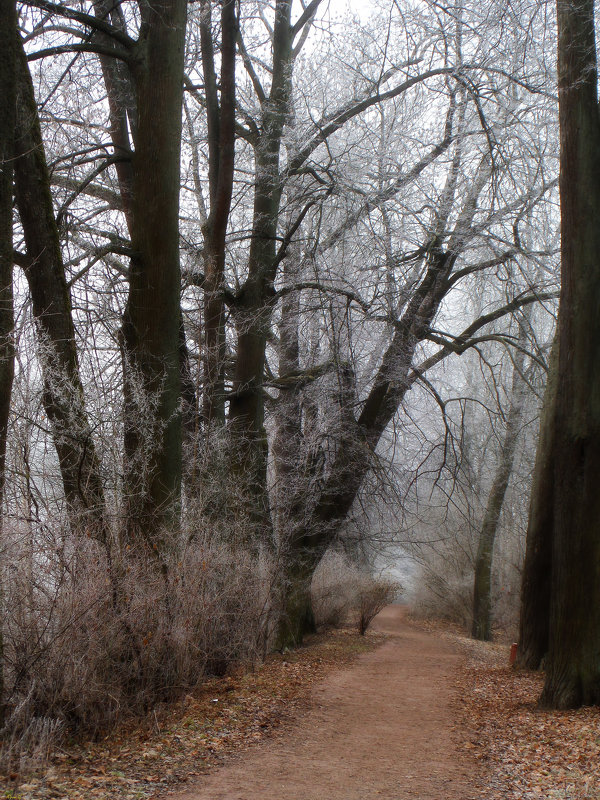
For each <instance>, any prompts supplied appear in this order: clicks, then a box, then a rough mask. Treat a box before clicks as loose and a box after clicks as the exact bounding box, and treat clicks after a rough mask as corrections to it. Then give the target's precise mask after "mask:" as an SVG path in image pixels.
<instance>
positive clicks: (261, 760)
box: [173, 606, 478, 800]
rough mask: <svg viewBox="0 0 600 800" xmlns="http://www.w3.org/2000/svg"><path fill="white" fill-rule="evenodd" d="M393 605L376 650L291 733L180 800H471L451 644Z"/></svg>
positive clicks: (329, 684)
mask: <svg viewBox="0 0 600 800" xmlns="http://www.w3.org/2000/svg"><path fill="white" fill-rule="evenodd" d="M404 617H405V609H404V608H403V607H401V606H391V607H389V608H387V609H385V610H384V611H383V612H382V613H381V614H380V615H379V617H378V618H377V621H376V627H377V628H378V629H379V630H383V631H385V632H386V633H389V634H391V636H390V639H389V640H388V641H387V642H386V643H385V644H384V645H382V646H381V647H379V648H378V649H377V650H375V651H374V652H372V653H369V654H367V655H364V656H361V657H360V658H359V659H358V660H357V661H356V662H355V663H354V664H353V665H352V666H351V667H350V668H347V669H344V670H343V671H340V672H338V673H335V674H334V675H332V676H330V677H329V678H328V679H327V680H326V681H325V682H324V683H323V684H321V685H320V686H319V687H318V689H316V691H315V696H314V704H313V707H312V708H311V710H310V711H309V712H308V713H307V714H306V715H305V716H303V717H302V718H301V719H300V720H299V721H298V723H297V725H295V726H294V727H293V728H292V729H288V730H286V731H284V732H283V733H282V735H281V736H278V737H276V738H274V739H270V740H267V741H264V742H262V743H260V744H259V745H257V746H256V747H254V748H252V749H251V750H249V751H246V752H245V753H243V754H241V756H240V757H239V759H237V760H236V761H234V762H230V764H228V765H226V766H225V767H222V768H221V769H218V770H217V771H215V772H213V773H212V774H210V775H207V776H206V777H205V778H204V779H202V780H201V781H200V782H199V783H198V784H197V785H196V786H195V787H194V788H193V789H187V790H186V792H185V793H180V794H176V795H174V796H173V800H371V798H373V800H408V798H413V800H471V798H476V797H477V796H478V792H477V783H478V781H477V769H478V767H477V765H476V764H475V763H474V760H473V759H472V758H471V757H470V755H469V753H468V749H465V747H464V745H465V743H466V737H467V732H466V731H464V730H461V728H460V726H458V727H457V726H456V719H455V713H454V711H453V698H454V689H453V671H454V670H455V669H456V667H457V666H458V665H459V663H460V662H461V658H462V657H461V655H460V654H459V653H458V652H457V650H456V649H455V648H454V647H453V645H452V644H451V643H450V642H447V641H445V640H443V639H440V638H439V637H437V636H436V635H435V634H430V633H427V632H424V631H422V630H419V629H417V628H415V627H412V626H411V625H409V624H408V623H406V622H405V620H404Z"/></svg>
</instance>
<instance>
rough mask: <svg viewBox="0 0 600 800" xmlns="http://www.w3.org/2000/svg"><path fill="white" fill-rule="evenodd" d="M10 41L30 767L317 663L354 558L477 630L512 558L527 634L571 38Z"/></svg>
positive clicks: (264, 34) (504, 609)
mask: <svg viewBox="0 0 600 800" xmlns="http://www.w3.org/2000/svg"><path fill="white" fill-rule="evenodd" d="M12 13H13V9H11V8H10V3H6V2H5V3H4V4H3V14H5V15H6V17H5V19H6V23H4V21H3V24H2V25H0V29H1V30H2V31H3V36H4V35H5V32H6V31H7V30H13V31H14V30H15V28H16V29H17V30H18V36H17V37H11V36H9V37H8V38H7V42H6V47H4V48H3V49H2V52H3V53H4V55H3V56H2V60H1V74H0V81H1V82H2V86H6V87H7V90H6V92H4V91H3V92H2V97H3V115H2V124H1V130H0V133H1V136H0V147H1V152H2V153H3V154H5V153H7V152H10V153H13V154H14V158H12V159H11V158H6V156H5V155H3V164H4V166H3V171H2V179H3V183H2V202H3V206H2V207H3V209H4V211H3V215H2V221H3V225H4V228H3V234H2V246H3V248H4V249H3V250H2V253H1V255H0V258H1V269H2V272H1V273H0V274H1V276H2V277H1V281H2V292H3V294H2V296H1V302H2V315H1V317H0V326H1V331H0V333H1V335H2V337H3V339H2V342H3V345H2V351H1V352H0V357H1V364H2V380H1V382H0V383H1V388H2V393H3V394H2V397H1V398H0V400H1V402H0V413H2V414H3V415H4V416H3V417H2V420H0V421H2V425H3V427H2V431H3V437H2V440H1V441H0V445H1V447H2V448H5V449H6V461H5V463H4V467H3V472H2V479H3V481H4V495H3V509H4V513H3V528H2V541H3V546H2V553H3V565H2V570H3V582H4V617H3V619H4V651H3V665H4V708H5V712H6V718H7V725H8V726H9V728H10V726H12V728H10V729H11V730H12V731H17V732H18V733H16V734H15V736H21V735H22V733H23V730H26V729H27V726H28V725H30V724H32V723H31V720H32V719H42V720H50V721H51V723H52V724H56V725H57V726H61V725H72V726H75V727H76V726H89V727H92V728H94V727H96V726H101V725H104V724H106V723H107V722H111V721H112V720H114V719H115V718H116V717H118V716H119V715H120V714H122V713H123V711H124V709H126V708H129V707H131V706H135V707H136V708H142V709H143V708H144V707H147V706H148V705H150V704H151V703H152V702H154V701H155V700H156V699H160V698H162V697H165V696H171V695H172V694H173V693H174V692H175V691H176V690H180V688H181V687H182V686H185V685H190V684H193V683H194V682H196V681H197V680H198V679H199V678H200V676H201V675H202V674H205V673H210V672H213V673H214V672H217V673H218V672H220V671H223V670H224V669H226V667H227V664H228V663H229V662H230V661H232V660H244V659H246V660H247V659H256V658H260V657H261V655H262V654H264V652H266V650H267V649H268V648H270V647H273V646H287V645H289V644H293V643H297V642H299V641H301V639H302V636H303V635H304V633H305V632H306V631H308V630H310V629H311V627H312V626H313V625H314V617H313V613H312V608H311V598H310V584H311V580H312V576H313V573H314V572H315V570H316V569H317V568H319V564H320V563H321V561H322V559H323V557H324V555H325V554H329V555H328V558H331V555H330V554H331V553H332V552H335V553H336V554H339V553H340V552H343V553H345V554H346V558H348V559H349V560H350V561H351V562H352V563H354V564H358V565H359V568H360V569H361V570H363V571H364V572H369V571H370V570H373V569H374V568H375V567H376V566H380V565H381V563H382V561H381V560H382V558H385V559H388V560H389V554H390V552H392V553H394V554H397V553H398V552H399V550H398V547H400V546H401V547H402V552H404V553H405V554H406V553H408V554H409V555H411V556H412V557H413V558H415V559H416V560H417V563H419V564H420V572H419V573H418V578H417V582H418V584H419V590H420V592H421V594H422V595H423V593H424V592H425V589H427V591H426V592H425V594H426V597H425V600H426V601H427V602H428V603H429V604H431V603H432V599H433V598H437V600H436V604H437V606H438V610H442V611H443V612H444V613H446V612H447V613H451V614H453V615H459V616H460V617H461V618H463V619H464V621H465V622H467V623H468V624H470V616H471V603H472V592H473V579H474V571H475V564H476V560H477V553H478V549H479V550H480V551H481V550H482V548H483V551H484V552H483V555H484V561H485V560H486V559H487V567H484V573H485V574H486V575H487V579H486V580H484V584H486V586H487V588H486V590H485V593H486V597H485V598H484V600H483V602H484V606H485V608H487V609H488V612H489V613H488V615H487V621H486V622H485V623H484V627H483V628H482V629H481V630H482V631H483V633H484V635H488V634H489V630H490V625H491V624H492V622H493V620H494V614H495V619H496V622H497V623H501V624H505V623H506V625H507V626H508V627H509V628H510V626H511V625H513V624H514V617H515V609H516V604H515V603H514V602H513V601H512V600H511V598H514V597H515V596H516V595H517V594H518V587H519V583H520V569H521V562H522V557H523V552H524V530H525V527H526V518H527V506H528V494H529V486H530V476H531V470H532V463H533V455H534V449H535V441H536V436H537V428H538V412H539V407H540V404H541V397H542V395H543V387H544V384H545V375H546V370H547V362H548V357H549V350H550V343H551V340H552V337H553V331H554V321H555V317H556V309H557V296H558V295H557V290H558V278H559V275H558V271H559V254H558V246H559V245H558V238H559V237H558V225H559V212H558V207H557V204H558V186H557V175H558V127H557V98H556V90H555V82H556V81H555V74H554V71H555V66H554V60H555V57H554V49H555V45H554V21H553V19H552V16H551V9H550V8H549V7H547V6H544V5H541V6H540V5H536V4H533V5H530V4H525V3H523V4H519V3H517V4H511V6H510V7H509V8H507V7H506V5H505V4H504V3H491V4H490V3H486V4H481V3H470V2H465V3H461V4H459V5H457V6H452V7H442V6H439V5H438V4H437V3H434V2H432V3H429V2H411V3H402V4H400V3H397V2H391V3H389V4H386V3H384V4H380V5H378V7H377V8H374V9H373V10H372V13H371V14H370V15H369V16H368V17H365V16H364V15H362V16H361V19H360V20H357V19H354V18H353V17H352V15H351V14H345V13H344V14H342V13H340V12H338V11H337V10H336V8H335V7H334V6H331V7H329V6H328V4H327V2H326V0H322V2H320V0H313V1H312V2H310V3H307V2H304V3H303V2H300V3H296V2H295V1H294V2H292V0H277V2H274V3H267V2H265V3H263V2H249V1H248V2H247V1H246V0H242V2H241V3H237V4H236V3H231V2H226V3H211V2H209V0H201V2H200V3H196V4H191V5H189V6H186V4H185V3H184V2H183V0H160V2H152V3H148V2H146V1H145V0H144V1H143V2H142V1H141V0H140V2H128V1H127V2H121V3H115V4H113V3H112V2H109V1H108V0H92V1H91V2H81V3H77V4H70V5H63V4H54V3H50V2H46V0H37V1H36V2H31V3H23V4H19V5H18V7H17V18H18V19H17V22H16V23H15V21H14V19H12V20H11V14H12ZM11 93H12V94H11ZM11 97H14V98H15V100H14V102H13V100H12V99H11ZM4 107H6V114H5V113H4ZM15 107H16V114H15V117H14V118H12V117H11V113H12V111H11V109H13V108H15ZM9 112H11V113H9ZM13 133H14V134H15V135H13ZM11 172H12V174H11ZM13 184H14V207H13V210H14V219H13V221H12V242H13V247H12V248H11V247H10V246H7V242H8V241H10V238H11V237H10V223H11V217H12V215H11V214H10V213H9V209H10V208H11V206H12V205H13ZM11 249H12V252H11ZM11 274H12V280H11ZM11 285H12V287H14V302H13V300H12V299H11V290H10V287H11ZM13 371H14V380H12V374H13ZM11 385H12V391H11ZM517 409H518V413H517ZM507 448H508V450H510V453H508V450H507ZM1 453H2V450H0V455H1ZM508 456H510V458H509V457H508ZM1 465H2V461H1V459H0V466H1ZM502 470H503V471H504V472H503V475H500V472H501V471H502ZM501 484H503V486H502V487H501V488H503V491H502V492H499V491H498V489H499V487H500V486H501ZM494 493H495V494H494ZM500 495H502V496H500ZM492 528H493V530H492ZM482 529H483V530H484V535H485V537H486V538H485V541H484V542H483V544H482V543H481V542H480V534H481V531H482ZM492 554H493V555H494V560H493V564H492V566H491V572H490V569H489V567H490V563H491V556H492ZM480 555H481V553H480ZM336 558H337V556H336ZM320 569H321V570H323V569H324V567H323V566H321V567H320ZM489 591H491V593H492V594H491V597H492V603H491V605H490V602H489V600H488V599H487V596H488V593H489ZM486 613H487V612H486ZM490 614H491V616H490ZM59 664H60V669H59V666H58V665H59ZM84 687H85V688H84ZM107 696H110V697H111V698H113V699H112V700H111V701H110V702H107V701H106V697H107ZM19 708H21V709H22V710H21V711H19V712H18V713H19V714H21V717H20V718H17V716H15V715H16V714H17V709H19ZM23 709H25V710H23ZM24 720H25V721H24ZM51 723H48V724H49V725H50V724H51ZM31 735H32V736H34V734H33V733H32V734H31ZM34 738H35V737H34Z"/></svg>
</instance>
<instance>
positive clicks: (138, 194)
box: [122, 0, 186, 543]
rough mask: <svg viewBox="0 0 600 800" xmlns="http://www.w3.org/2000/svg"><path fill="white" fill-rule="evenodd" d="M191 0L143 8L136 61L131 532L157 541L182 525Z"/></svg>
mask: <svg viewBox="0 0 600 800" xmlns="http://www.w3.org/2000/svg"><path fill="white" fill-rule="evenodd" d="M185 21H186V3H185V0H158V2H154V3H152V5H149V6H144V17H143V23H142V29H141V31H140V37H139V41H138V47H139V58H138V59H137V61H136V62H135V68H134V73H133V77H134V83H135V90H136V107H137V136H136V148H135V153H134V155H133V191H132V220H131V244H132V248H133V251H134V253H135V255H134V256H133V257H132V259H131V266H130V276H129V295H128V299H127V306H126V310H125V314H124V319H123V328H122V331H123V337H122V341H123V351H124V362H125V377H126V384H127V386H126V403H125V414H126V418H127V419H126V427H127V431H126V441H125V449H126V453H125V459H126V464H125V496H126V504H127V512H126V513H127V528H128V532H129V535H131V536H136V537H137V536H139V535H140V534H141V535H142V536H143V538H145V539H150V540H151V541H153V542H154V543H156V538H157V536H159V535H160V533H161V532H162V531H163V530H164V529H169V528H173V527H174V526H176V525H177V523H178V520H179V509H180V494H181V473H182V466H181V440H182V426H181V410H180V399H181V375H180V363H179V358H180V285H181V284H180V267H179V186H180V178H179V159H180V148H181V112H182V96H183V51H184V41H185Z"/></svg>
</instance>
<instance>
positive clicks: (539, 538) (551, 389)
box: [515, 332, 558, 669]
mask: <svg viewBox="0 0 600 800" xmlns="http://www.w3.org/2000/svg"><path fill="white" fill-rule="evenodd" d="M557 372H558V332H557V334H556V335H555V337H554V343H553V345H552V352H551V354H550V363H549V366H548V379H547V383H546V391H545V394H544V405H543V408H542V413H541V420H540V433H539V439H538V446H537V452H536V456H535V466H534V470H533V483H532V486H531V499H530V502H529V521H528V523H527V546H526V550H525V562H524V564H523V578H522V582H521V612H520V619H519V647H518V650H517V659H516V661H515V666H516V667H517V668H519V669H539V668H540V667H541V665H542V661H543V659H544V657H545V655H546V653H547V652H548V628H549V624H550V592H551V574H552V543H553V539H554V513H553V510H554V459H555V455H554V416H555V402H556V380H557V377H558V376H557Z"/></svg>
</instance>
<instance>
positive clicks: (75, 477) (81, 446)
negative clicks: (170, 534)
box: [15, 43, 109, 541]
mask: <svg viewBox="0 0 600 800" xmlns="http://www.w3.org/2000/svg"><path fill="white" fill-rule="evenodd" d="M17 50H18V52H17V71H18V79H17V119H16V135H15V156H16V157H15V194H16V201H17V208H18V211H19V217H20V219H21V224H22V226H23V233H24V237H25V245H26V249H27V262H28V263H27V265H26V268H25V276H26V278H27V282H28V285H29V291H30V293H31V300H32V306H33V314H34V317H35V319H36V322H37V328H38V338H39V358H40V363H41V367H42V375H43V382H44V393H43V403H44V409H45V411H46V414H47V415H48V419H49V420H50V423H51V425H52V435H53V439H54V444H55V447H56V451H57V453H58V459H59V462H60V470H61V476H62V482H63V486H64V492H65V499H66V502H67V507H68V512H69V516H70V520H71V524H72V526H73V527H74V528H75V529H77V530H84V529H88V530H89V532H90V533H92V534H93V535H94V536H96V537H97V538H99V539H101V540H102V541H106V540H107V537H108V535H109V529H108V525H107V521H106V513H105V512H106V508H105V501H104V489H103V485H102V478H101V474H100V464H99V461H98V457H97V455H96V449H95V446H94V442H93V439H92V433H91V429H90V425H89V422H88V418H87V414H86V410H85V400H84V394H83V387H82V384H81V379H80V376H79V364H78V358H77V349H76V343H75V330H74V327H73V318H72V313H71V298H70V294H69V289H68V287H67V282H66V278H65V272H64V267H63V262H62V254H61V249H60V240H59V233H58V228H57V225H56V220H55V218H54V211H53V207H52V196H51V194H50V180H49V175H48V168H47V165H46V158H45V153H44V145H43V142H42V137H41V132H40V125H39V119H38V111H37V104H36V100H35V95H34V91H33V84H32V81H31V75H30V74H29V67H28V65H27V60H26V57H25V53H24V51H23V47H22V45H21V44H20V43H19V45H18V47H17Z"/></svg>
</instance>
